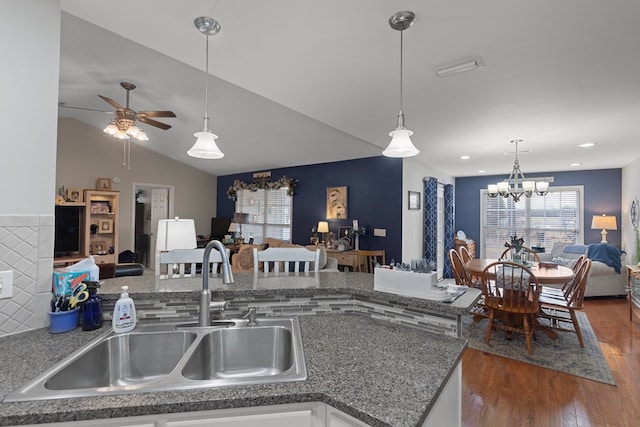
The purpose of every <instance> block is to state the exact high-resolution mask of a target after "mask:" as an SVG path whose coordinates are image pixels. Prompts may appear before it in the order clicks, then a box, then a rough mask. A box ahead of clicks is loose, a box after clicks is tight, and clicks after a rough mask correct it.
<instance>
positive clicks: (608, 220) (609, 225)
mask: <svg viewBox="0 0 640 427" xmlns="http://www.w3.org/2000/svg"><path fill="white" fill-rule="evenodd" d="M591 229H592V230H598V229H602V231H601V232H600V234H601V235H602V241H601V242H600V243H607V230H617V229H618V224H617V223H616V217H615V216H606V215H605V214H602V215H594V216H593V219H592V220H591Z"/></svg>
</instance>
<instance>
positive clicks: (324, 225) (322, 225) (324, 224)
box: [318, 221, 329, 233]
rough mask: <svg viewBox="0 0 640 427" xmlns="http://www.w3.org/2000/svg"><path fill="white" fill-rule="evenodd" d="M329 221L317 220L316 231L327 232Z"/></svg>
mask: <svg viewBox="0 0 640 427" xmlns="http://www.w3.org/2000/svg"><path fill="white" fill-rule="evenodd" d="M328 232H329V223H328V222H327V221H320V222H318V233H328Z"/></svg>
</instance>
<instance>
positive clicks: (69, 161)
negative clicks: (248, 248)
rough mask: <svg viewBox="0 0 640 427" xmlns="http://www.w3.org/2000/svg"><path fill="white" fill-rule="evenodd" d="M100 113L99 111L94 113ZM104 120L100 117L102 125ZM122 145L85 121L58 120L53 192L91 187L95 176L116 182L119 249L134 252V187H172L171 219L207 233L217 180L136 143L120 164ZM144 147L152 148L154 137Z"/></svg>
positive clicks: (214, 214)
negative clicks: (125, 162)
mask: <svg viewBox="0 0 640 427" xmlns="http://www.w3.org/2000/svg"><path fill="white" fill-rule="evenodd" d="M96 114H99V113H96ZM108 118H109V116H106V115H105V124H106V122H107V119H108ZM122 144H123V143H122V141H119V140H116V139H115V138H113V137H111V136H109V135H107V134H105V133H104V132H102V131H101V130H100V129H96V128H94V127H92V126H89V125H87V124H86V123H83V122H80V121H78V120H74V119H60V121H59V125H58V155H57V173H56V189H57V188H59V187H61V186H65V187H78V188H95V186H96V178H98V177H104V178H112V179H113V178H114V177H118V178H119V179H120V183H119V184H115V183H113V182H112V184H111V186H112V189H113V190H117V191H120V226H119V229H118V231H119V232H120V247H119V252H122V251H124V250H127V249H129V250H131V251H133V238H134V229H133V228H134V226H133V222H132V218H133V203H134V200H135V198H134V194H133V183H141V184H154V185H161V186H173V187H174V189H175V200H174V206H175V211H174V215H176V216H179V217H181V218H192V219H194V220H195V223H196V233H197V234H209V231H210V230H211V217H214V216H216V194H217V190H216V187H217V177H216V176H214V175H210V174H208V173H205V172H202V171H200V170H198V169H195V168H192V167H190V166H187V165H185V164H184V163H180V162H178V161H176V160H172V159H170V158H168V157H165V156H163V155H161V154H158V153H156V152H155V151H152V150H150V149H147V148H145V147H142V146H141V145H139V144H138V143H132V144H131V168H130V169H129V168H127V166H125V165H123V164H122V154H123V150H122ZM145 144H147V145H152V144H153V139H151V140H149V141H146V142H145Z"/></svg>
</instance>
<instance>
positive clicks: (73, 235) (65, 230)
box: [53, 206, 82, 257]
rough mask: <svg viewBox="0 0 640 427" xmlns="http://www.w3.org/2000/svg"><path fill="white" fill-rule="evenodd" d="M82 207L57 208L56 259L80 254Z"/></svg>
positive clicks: (54, 248)
mask: <svg viewBox="0 0 640 427" xmlns="http://www.w3.org/2000/svg"><path fill="white" fill-rule="evenodd" d="M81 209H82V208H81V207H80V206H56V211H55V212H56V217H55V241H54V243H53V252H54V257H64V256H71V255H77V254H79V253H80V215H81V214H82V211H81Z"/></svg>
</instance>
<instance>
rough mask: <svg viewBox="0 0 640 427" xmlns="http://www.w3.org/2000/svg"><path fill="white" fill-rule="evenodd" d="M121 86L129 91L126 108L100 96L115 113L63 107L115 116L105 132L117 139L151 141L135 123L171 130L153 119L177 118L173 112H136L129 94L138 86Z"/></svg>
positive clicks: (122, 83) (124, 84)
mask: <svg viewBox="0 0 640 427" xmlns="http://www.w3.org/2000/svg"><path fill="white" fill-rule="evenodd" d="M120 86H122V87H123V88H124V89H125V90H126V91H127V102H126V106H124V107H123V106H122V105H120V104H119V103H118V102H116V101H114V100H113V99H111V98H107V97H106V96H102V95H98V96H99V97H100V98H101V99H103V100H104V101H106V102H107V103H108V104H110V105H111V106H112V107H114V108H115V109H116V111H115V112H111V111H103V110H95V109H92V108H81V107H70V106H67V105H65V104H64V103H61V104H60V106H61V107H65V108H75V109H79V110H90V111H101V112H104V113H108V114H114V115H115V117H114V118H113V119H112V120H111V121H110V122H109V124H108V125H107V127H105V128H104V132H106V133H108V134H111V135H112V136H114V137H115V138H119V139H126V138H128V137H129V136H132V137H134V138H136V139H139V140H147V139H149V138H148V137H147V135H146V134H145V133H144V131H143V130H142V129H141V128H139V127H138V126H136V125H135V122H136V121H138V122H141V123H145V124H147V125H149V126H154V127H157V128H160V129H162V130H167V129H170V128H171V126H170V125H168V124H166V123H162V122H159V121H157V120H154V119H152V118H151V117H176V115H175V113H174V112H173V111H168V110H156V111H135V110H132V109H131V108H129V92H131V91H132V90H134V89H135V88H136V85H135V84H133V83H130V82H120Z"/></svg>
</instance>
